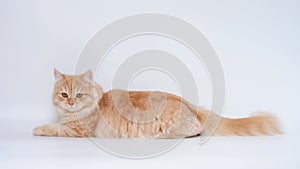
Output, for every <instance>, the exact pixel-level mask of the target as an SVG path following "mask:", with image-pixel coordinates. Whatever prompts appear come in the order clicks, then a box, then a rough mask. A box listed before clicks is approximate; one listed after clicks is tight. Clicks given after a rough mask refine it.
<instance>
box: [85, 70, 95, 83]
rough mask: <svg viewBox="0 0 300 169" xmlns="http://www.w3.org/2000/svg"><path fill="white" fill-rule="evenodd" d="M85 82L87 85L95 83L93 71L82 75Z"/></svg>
mask: <svg viewBox="0 0 300 169" xmlns="http://www.w3.org/2000/svg"><path fill="white" fill-rule="evenodd" d="M82 77H83V80H84V81H85V82H87V83H94V77H93V72H92V71H91V70H87V71H86V72H85V73H83V74H82Z"/></svg>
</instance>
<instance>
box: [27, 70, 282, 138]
mask: <svg viewBox="0 0 300 169" xmlns="http://www.w3.org/2000/svg"><path fill="white" fill-rule="evenodd" d="M54 76H55V80H56V82H55V85H54V91H53V96H52V99H53V105H54V107H55V110H56V112H57V114H58V116H59V123H57V124H46V125H42V126H38V127H36V128H35V129H34V130H33V133H34V135H37V136H62V137H100V138H184V137H192V136H197V135H211V134H212V135H218V136H234V135H236V136H261V135H276V134H281V133H282V132H281V130H280V128H279V122H278V120H277V119H276V117H274V116H273V115H271V114H268V113H259V114H257V115H255V116H250V117H248V118H240V119H230V118H224V117H220V116H218V115H217V114H215V113H213V112H211V111H209V110H206V109H204V108H199V107H196V106H194V105H192V104H190V103H188V102H187V101H185V100H184V99H182V98H181V97H179V96H176V95H173V94H169V93H165V92H149V91H123V90H110V91H108V92H106V93H103V90H102V88H101V87H100V86H99V85H98V84H97V83H96V82H95V81H94V79H93V74H92V72H91V71H90V70H89V71H87V72H85V73H84V74H81V75H65V74H62V73H60V72H59V71H57V70H56V69H54ZM219 119H220V121H219ZM217 122H219V123H218V126H217V128H216V129H215V126H216V123H217Z"/></svg>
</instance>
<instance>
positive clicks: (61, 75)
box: [53, 69, 64, 83]
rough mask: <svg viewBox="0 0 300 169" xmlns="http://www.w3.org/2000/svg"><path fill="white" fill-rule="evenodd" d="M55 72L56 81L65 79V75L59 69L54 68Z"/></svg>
mask: <svg viewBox="0 0 300 169" xmlns="http://www.w3.org/2000/svg"><path fill="white" fill-rule="evenodd" d="M53 73H54V78H55V82H56V83H57V82H60V81H62V80H63V79H64V75H63V74H62V73H60V72H59V71H58V70H57V69H54V71H53Z"/></svg>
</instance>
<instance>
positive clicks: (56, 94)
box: [52, 69, 103, 114]
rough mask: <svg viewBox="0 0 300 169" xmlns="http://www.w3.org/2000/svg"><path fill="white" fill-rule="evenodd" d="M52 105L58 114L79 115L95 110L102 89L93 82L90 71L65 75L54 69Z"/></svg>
mask: <svg viewBox="0 0 300 169" xmlns="http://www.w3.org/2000/svg"><path fill="white" fill-rule="evenodd" d="M54 77H55V81H56V82H55V85H54V90H53V95H52V100H53V104H54V106H55V108H56V110H57V111H58V113H59V114H62V113H80V112H83V111H85V110H87V109H89V108H95V106H97V105H98V103H99V101H100V99H101V98H102V94H103V91H102V88H101V87H100V86H99V85H98V84H97V83H96V82H95V81H94V78H93V74H92V71H91V70H88V71H86V72H85V73H83V74H79V75H66V74H62V73H60V72H59V71H58V70H56V69H54Z"/></svg>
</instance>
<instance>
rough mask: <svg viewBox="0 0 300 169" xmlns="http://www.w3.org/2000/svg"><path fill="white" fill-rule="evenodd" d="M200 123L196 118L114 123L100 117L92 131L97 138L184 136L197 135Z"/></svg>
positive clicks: (199, 130)
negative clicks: (168, 121) (143, 122)
mask: <svg viewBox="0 0 300 169" xmlns="http://www.w3.org/2000/svg"><path fill="white" fill-rule="evenodd" d="M201 132H202V125H201V123H200V122H199V121H198V120H197V119H196V118H189V119H186V118H183V117H182V118H181V119H180V118H179V119H177V121H176V122H174V123H173V124H171V125H170V124H166V123H164V122H163V121H161V120H157V121H153V122H151V123H147V124H139V123H135V122H131V121H126V122H123V123H120V124H119V125H116V124H115V121H107V120H106V119H104V118H102V119H100V120H99V121H98V125H97V127H96V129H95V131H94V135H95V136H96V137H99V138H185V137H191V136H196V135H199V134H200V133H201Z"/></svg>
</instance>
